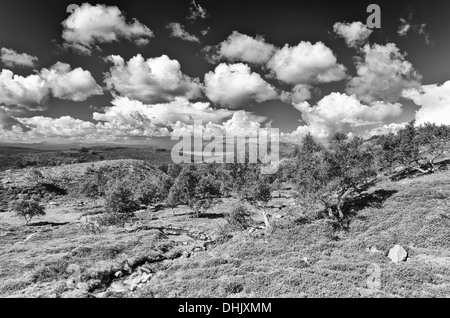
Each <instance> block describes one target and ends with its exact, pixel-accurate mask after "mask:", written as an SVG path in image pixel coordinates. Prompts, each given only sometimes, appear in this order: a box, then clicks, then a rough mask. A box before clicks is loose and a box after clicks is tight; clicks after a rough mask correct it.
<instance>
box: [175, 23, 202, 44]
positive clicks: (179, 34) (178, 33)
mask: <svg viewBox="0 0 450 318" xmlns="http://www.w3.org/2000/svg"><path fill="white" fill-rule="evenodd" d="M167 28H168V29H169V30H170V31H171V33H170V36H171V37H175V38H180V39H182V40H184V41H189V42H197V43H200V40H199V38H198V37H196V36H195V35H193V34H190V33H189V32H186V30H185V29H184V27H183V26H182V25H181V24H180V23H177V22H172V23H169V24H168V25H167Z"/></svg>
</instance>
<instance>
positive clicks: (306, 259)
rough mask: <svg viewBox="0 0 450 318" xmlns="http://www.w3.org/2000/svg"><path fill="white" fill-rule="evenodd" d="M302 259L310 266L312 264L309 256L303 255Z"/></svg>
mask: <svg viewBox="0 0 450 318" xmlns="http://www.w3.org/2000/svg"><path fill="white" fill-rule="evenodd" d="M302 261H304V262H305V263H306V264H307V265H308V266H311V263H310V262H309V261H308V258H307V257H303V258H302Z"/></svg>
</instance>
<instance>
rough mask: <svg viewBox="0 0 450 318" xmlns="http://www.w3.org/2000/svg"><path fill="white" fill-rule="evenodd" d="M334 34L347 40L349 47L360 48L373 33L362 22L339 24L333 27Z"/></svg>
mask: <svg viewBox="0 0 450 318" xmlns="http://www.w3.org/2000/svg"><path fill="white" fill-rule="evenodd" d="M333 30H334V32H335V33H336V34H337V35H338V36H340V37H341V38H343V39H344V40H345V43H346V44H347V46H349V47H358V46H360V45H361V44H363V43H364V42H365V41H366V40H367V38H368V37H369V36H370V34H371V33H372V30H370V29H369V28H368V27H367V26H366V25H365V24H363V23H362V22H359V21H358V22H352V23H341V22H337V23H335V24H334V26H333Z"/></svg>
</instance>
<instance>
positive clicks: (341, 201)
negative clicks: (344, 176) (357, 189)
mask: <svg viewBox="0 0 450 318" xmlns="http://www.w3.org/2000/svg"><path fill="white" fill-rule="evenodd" d="M352 191H353V189H352V188H350V189H347V190H346V191H345V192H344V193H343V194H342V195H341V196H340V197H339V199H338V204H337V210H338V212H339V220H343V219H344V213H343V212H342V207H343V205H344V202H345V200H346V199H347V197H348V196H349V195H350V193H352Z"/></svg>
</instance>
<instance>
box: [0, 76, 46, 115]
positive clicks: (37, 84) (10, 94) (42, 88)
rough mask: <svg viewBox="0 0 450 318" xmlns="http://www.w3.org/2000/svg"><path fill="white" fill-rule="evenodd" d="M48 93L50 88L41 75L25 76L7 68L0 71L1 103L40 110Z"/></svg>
mask: <svg viewBox="0 0 450 318" xmlns="http://www.w3.org/2000/svg"><path fill="white" fill-rule="evenodd" d="M48 94H49V88H48V86H47V84H46V82H45V80H44V79H42V78H41V77H40V76H39V75H36V74H33V75H29V76H27V77H23V76H20V75H15V74H14V73H13V72H12V71H10V70H6V69H3V70H2V71H1V73H0V104H4V105H6V106H15V107H14V108H16V107H19V108H25V109H28V110H39V109H40V108H41V106H39V105H41V104H43V103H44V101H45V99H46V98H47V97H48Z"/></svg>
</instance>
